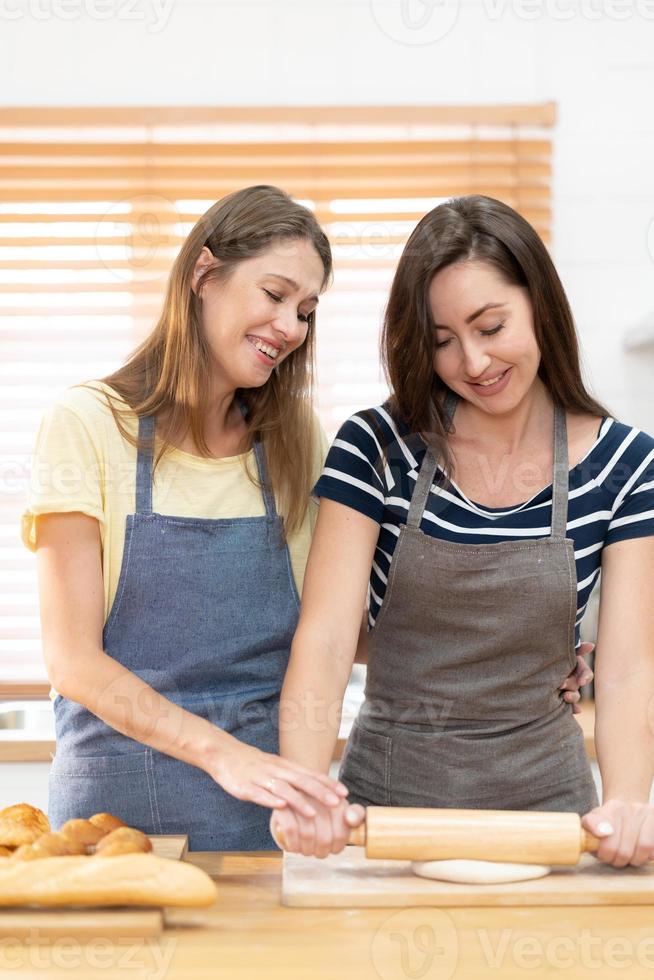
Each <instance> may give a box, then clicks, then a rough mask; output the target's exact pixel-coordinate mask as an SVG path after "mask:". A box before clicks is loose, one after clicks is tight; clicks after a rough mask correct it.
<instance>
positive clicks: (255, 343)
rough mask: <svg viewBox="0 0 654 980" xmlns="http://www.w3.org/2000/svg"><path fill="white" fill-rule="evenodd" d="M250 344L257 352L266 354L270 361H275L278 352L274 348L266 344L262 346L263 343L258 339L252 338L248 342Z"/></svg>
mask: <svg viewBox="0 0 654 980" xmlns="http://www.w3.org/2000/svg"><path fill="white" fill-rule="evenodd" d="M250 343H251V344H252V345H253V346H254V347H256V348H257V350H260V351H263V353H264V354H267V355H268V357H272V359H273V360H274V359H275V358H276V357H277V355H278V354H279V351H278V350H277V348H276V347H270V346H269V345H268V344H264V342H263V341H262V340H259V339H258V338H253V339H252V340H251V341H250Z"/></svg>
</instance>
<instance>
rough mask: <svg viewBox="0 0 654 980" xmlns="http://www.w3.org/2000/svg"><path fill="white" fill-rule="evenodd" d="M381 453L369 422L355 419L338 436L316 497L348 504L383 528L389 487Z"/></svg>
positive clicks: (345, 424) (315, 493)
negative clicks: (385, 479) (382, 475)
mask: <svg viewBox="0 0 654 980" xmlns="http://www.w3.org/2000/svg"><path fill="white" fill-rule="evenodd" d="M381 461H382V451H381V447H380V445H379V442H378V440H377V437H376V435H375V433H374V431H373V429H372V428H371V426H370V424H369V422H368V421H366V419H365V418H362V417H361V415H353V416H351V418H349V419H348V420H347V421H346V422H344V423H343V425H342V426H341V428H340V429H339V431H338V432H337V434H336V438H335V439H334V441H333V443H332V445H331V447H330V450H329V452H328V454H327V459H326V460H325V467H324V469H323V471H322V474H321V477H320V479H319V480H318V482H317V484H316V486H315V487H314V491H313V492H314V496H316V497H327V498H328V499H329V500H335V501H336V502H337V503H339V504H345V506H346V507H351V508H352V509H353V510H356V511H358V512H359V513H360V514H365V516H366V517H369V518H370V519H371V520H373V521H376V522H377V523H378V524H381V522H382V519H383V514H384V506H385V500H386V487H385V484H384V482H383V480H382V477H381V476H380V473H383V472H384V467H383V465H381Z"/></svg>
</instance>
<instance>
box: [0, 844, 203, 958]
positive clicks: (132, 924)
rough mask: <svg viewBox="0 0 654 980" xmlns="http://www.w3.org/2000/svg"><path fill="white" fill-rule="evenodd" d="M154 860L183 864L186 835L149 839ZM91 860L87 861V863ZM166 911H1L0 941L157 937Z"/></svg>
mask: <svg viewBox="0 0 654 980" xmlns="http://www.w3.org/2000/svg"><path fill="white" fill-rule="evenodd" d="M150 840H151V841H152V851H153V853H154V854H156V855H157V857H163V858H169V859H171V860H173V861H175V860H179V861H183V860H184V858H185V857H186V854H187V851H188V836H187V835H186V834H165V835H160V836H154V835H153V836H151V837H150ZM91 860H93V859H92V858H89V861H91ZM164 912H165V910H164V909H160V908H135V907H130V908H126V907H125V906H122V907H119V906H112V907H105V908H77V909H74V908H60V909H37V908H33V909H32V908H15V909H11V908H2V909H0V937H4V938H9V937H11V938H15V939H17V940H24V939H26V938H28V937H29V936H32V937H33V936H34V935H37V936H38V937H43V938H47V939H54V938H57V937H63V936H73V937H75V938H78V939H84V938H86V939H90V938H96V939H97V938H100V937H102V938H103V939H104V938H107V939H111V940H112V941H116V940H117V939H122V938H125V939H129V938H131V937H133V936H158V935H159V934H160V933H161V932H163V929H164V927H165V915H164Z"/></svg>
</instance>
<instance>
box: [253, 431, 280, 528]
mask: <svg viewBox="0 0 654 980" xmlns="http://www.w3.org/2000/svg"><path fill="white" fill-rule="evenodd" d="M252 448H253V449H254V458H255V460H256V462H257V473H258V475H259V483H260V484H261V495H262V497H263V502H264V505H265V508H266V517H277V506H276V504H275V495H274V493H273V492H272V490H271V489H270V484H269V482H268V470H267V469H266V456H265V453H264V451H263V446H262V444H261V443H260V442H255V443H254V445H253V447H252Z"/></svg>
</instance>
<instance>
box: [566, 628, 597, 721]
mask: <svg viewBox="0 0 654 980" xmlns="http://www.w3.org/2000/svg"><path fill="white" fill-rule="evenodd" d="M594 649H595V644H594V643H582V644H581V646H580V647H579V651H578V653H577V667H576V669H575V670H573V672H572V673H571V674H570V675H569V676H568V677H566V679H565V681H564V682H563V684H561V687H560V688H559V690H560V691H563V692H564V694H563V700H564V701H567V702H568V703H569V704H571V705H572V713H573V714H574V715H579V714H581V705H580V704H578V703H577V702H578V701H580V700H581V695H580V694H579V688H580V687H583V686H584V685H585V684H590V682H591V681H592V679H593V677H594V676H595V675H594V674H593V672H592V670H591V669H590V667H589V666H588V664H587V663H586V661H585V660H584V657H587V656H588V654H589V653H592V652H593V650H594Z"/></svg>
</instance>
